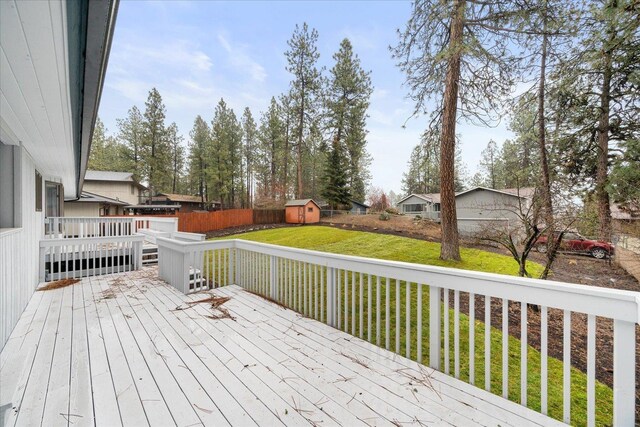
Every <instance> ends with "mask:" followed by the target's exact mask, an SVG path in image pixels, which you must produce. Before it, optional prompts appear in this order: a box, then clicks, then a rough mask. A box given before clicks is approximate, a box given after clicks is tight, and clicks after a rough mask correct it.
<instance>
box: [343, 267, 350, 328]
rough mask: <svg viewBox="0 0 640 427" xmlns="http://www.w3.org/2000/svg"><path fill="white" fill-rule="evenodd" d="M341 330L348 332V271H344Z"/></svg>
mask: <svg viewBox="0 0 640 427" xmlns="http://www.w3.org/2000/svg"><path fill="white" fill-rule="evenodd" d="M343 330H344V331H345V332H347V331H348V330H349V271H348V270H344V323H343Z"/></svg>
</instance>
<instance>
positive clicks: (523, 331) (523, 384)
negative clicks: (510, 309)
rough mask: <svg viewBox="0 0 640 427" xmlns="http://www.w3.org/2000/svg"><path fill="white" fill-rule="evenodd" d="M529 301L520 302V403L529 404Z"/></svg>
mask: <svg viewBox="0 0 640 427" xmlns="http://www.w3.org/2000/svg"><path fill="white" fill-rule="evenodd" d="M527 314H528V310H527V303H526V302H524V301H522V302H520V404H521V405H524V406H527V365H528V363H527Z"/></svg>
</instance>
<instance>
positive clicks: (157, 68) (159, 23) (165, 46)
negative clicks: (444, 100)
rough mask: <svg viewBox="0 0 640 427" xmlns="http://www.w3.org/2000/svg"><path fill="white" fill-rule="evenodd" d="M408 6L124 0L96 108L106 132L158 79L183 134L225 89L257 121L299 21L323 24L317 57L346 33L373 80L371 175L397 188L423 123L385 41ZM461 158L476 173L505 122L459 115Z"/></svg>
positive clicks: (281, 81) (278, 84)
mask: <svg viewBox="0 0 640 427" xmlns="http://www.w3.org/2000/svg"><path fill="white" fill-rule="evenodd" d="M409 14H410V3H409V2H400V1H391V2H386V1H371V2H365V1H360V2H338V1H335V2H333V1H323V2H302V1H301V2H249V1H237V2H213V1H212V2H208V1H193V2H186V1H184V2H170V1H154V2H142V1H121V2H120V8H119V11H118V19H117V24H116V30H115V36H114V40H113V45H112V49H111V56H110V58H109V68H108V71H107V76H106V81H105V88H104V92H103V95H102V100H101V104H100V113H99V114H100V117H101V118H102V120H103V121H104V122H105V125H106V127H107V129H108V130H109V132H110V133H112V134H114V133H115V132H116V131H117V127H116V118H123V117H125V116H126V113H127V110H128V109H129V108H131V106H133V105H137V106H138V108H140V110H144V101H145V100H146V98H147V94H148V92H149V90H150V89H151V88H152V87H156V88H157V89H158V90H159V91H160V94H161V95H162V97H163V100H164V102H165V105H166V107H167V124H168V123H171V122H176V123H177V125H178V128H179V130H180V133H181V134H182V135H184V137H185V141H187V140H188V138H189V136H188V135H189V131H190V130H191V127H192V125H193V120H194V118H195V117H196V115H198V114H200V115H201V116H203V117H204V118H205V120H207V121H210V120H211V118H212V117H213V110H214V107H215V105H216V104H217V102H218V101H219V99H220V98H221V97H223V98H224V99H225V101H226V102H227V103H228V104H229V105H230V106H231V107H232V108H233V109H234V110H235V111H236V114H237V115H241V114H242V110H243V109H244V108H245V107H247V106H248V107H249V108H251V110H252V112H253V114H254V117H256V120H257V119H258V117H259V113H260V111H263V110H264V109H265V108H266V106H267V105H268V103H269V100H270V99H271V96H273V95H278V94H280V93H282V92H284V91H286V89H287V88H288V85H289V81H290V78H291V76H290V75H289V73H288V72H287V71H286V70H285V66H286V59H285V57H284V51H285V50H286V49H287V40H288V39H289V38H290V37H291V34H292V32H293V30H294V27H295V25H296V24H302V23H303V22H307V23H308V24H309V26H311V27H313V28H316V29H317V30H318V32H319V45H318V48H319V52H320V55H321V57H320V65H323V66H326V67H327V69H329V68H331V66H332V65H333V62H332V55H333V53H334V52H335V51H336V50H337V49H338V46H339V43H340V41H341V40H342V39H343V38H345V37H348V38H349V39H350V40H351V42H352V43H353V46H354V50H355V52H356V53H357V54H358V55H359V56H360V58H361V61H362V65H363V67H364V68H365V69H366V70H371V71H372V74H371V79H372V82H373V85H374V87H375V89H374V93H373V95H372V98H371V107H370V109H369V116H370V117H369V119H368V130H369V135H368V137H367V140H368V150H369V152H370V153H371V155H372V157H373V164H372V166H371V172H372V175H373V180H372V184H373V185H375V186H379V187H382V188H384V189H385V190H386V191H389V190H394V191H396V192H400V188H401V178H402V173H403V172H404V171H405V170H406V164H407V160H408V158H409V154H410V152H411V149H412V148H413V147H414V146H415V145H416V144H417V142H418V140H419V137H420V134H421V132H422V131H423V129H424V127H425V126H426V123H427V120H426V118H424V117H420V118H416V119H411V120H409V121H408V122H407V123H406V126H405V127H404V128H403V125H404V124H405V122H406V121H407V119H408V118H409V116H410V115H411V112H412V111H413V104H412V102H411V101H410V100H408V99H406V95H407V90H406V88H405V87H403V82H404V75H403V74H402V73H401V71H400V70H399V69H398V68H397V67H396V66H395V63H394V61H393V60H392V59H391V55H390V53H389V50H388V46H389V45H394V44H395V43H396V42H397V35H396V29H397V28H402V27H403V26H404V24H405V22H406V21H407V19H408V17H409ZM459 133H460V135H461V137H462V151H463V160H464V161H465V162H466V164H467V166H468V168H469V172H470V173H471V174H473V172H474V171H475V169H476V164H477V161H478V159H479V156H480V152H481V150H482V149H483V148H484V147H485V146H486V143H487V142H488V140H489V139H490V138H494V139H495V140H496V141H499V142H501V141H502V140H503V139H504V138H506V137H508V136H509V132H508V131H506V129H505V127H504V125H503V126H500V127H498V128H493V129H485V128H480V127H474V126H470V125H465V124H461V126H459Z"/></svg>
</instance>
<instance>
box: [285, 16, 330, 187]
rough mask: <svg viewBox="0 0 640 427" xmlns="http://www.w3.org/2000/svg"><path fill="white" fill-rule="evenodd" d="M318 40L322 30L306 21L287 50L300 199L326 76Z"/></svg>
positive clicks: (297, 28) (296, 29)
mask: <svg viewBox="0 0 640 427" xmlns="http://www.w3.org/2000/svg"><path fill="white" fill-rule="evenodd" d="M317 43H318V32H317V31H316V30H315V29H311V30H310V29H309V26H308V25H307V23H306V22H305V23H304V24H303V25H302V27H299V26H298V25H296V28H295V30H294V32H293V35H292V36H291V39H289V40H288V41H287V44H288V45H289V50H287V51H286V52H285V56H286V58H287V64H288V65H287V71H289V72H290V73H291V74H292V75H293V80H292V81H291V88H290V91H289V97H290V99H291V104H292V112H293V114H292V119H293V123H294V124H295V125H294V126H293V127H292V130H293V133H294V135H295V151H296V197H298V198H299V197H302V196H303V195H304V194H305V191H304V188H303V177H302V174H303V153H304V151H305V142H306V138H307V136H308V133H309V128H310V121H311V120H313V119H314V116H315V115H316V109H317V107H318V105H317V104H318V100H319V95H320V91H321V89H322V77H321V73H320V69H318V65H317V63H318V59H319V58H320V53H319V52H318V47H317Z"/></svg>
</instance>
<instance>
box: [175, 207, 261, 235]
mask: <svg viewBox="0 0 640 427" xmlns="http://www.w3.org/2000/svg"><path fill="white" fill-rule="evenodd" d="M176 216H177V217H178V230H179V231H187V232H189V233H206V232H207V231H214V230H221V229H223V228H229V227H237V226H240V225H251V224H253V209H229V210H226V211H215V212H188V213H177V214H176Z"/></svg>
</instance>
